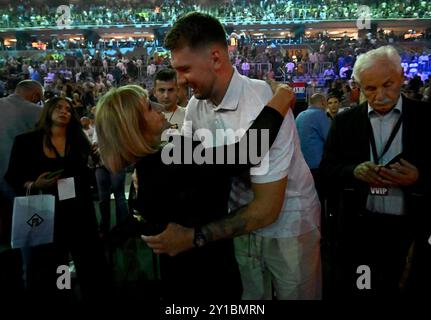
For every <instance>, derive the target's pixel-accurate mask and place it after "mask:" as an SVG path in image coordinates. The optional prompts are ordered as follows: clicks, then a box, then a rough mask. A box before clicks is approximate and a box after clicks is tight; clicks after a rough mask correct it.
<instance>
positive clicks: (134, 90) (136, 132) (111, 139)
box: [95, 85, 157, 172]
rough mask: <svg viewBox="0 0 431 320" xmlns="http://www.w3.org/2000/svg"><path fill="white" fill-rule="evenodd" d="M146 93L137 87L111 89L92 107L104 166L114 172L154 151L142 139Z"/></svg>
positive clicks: (153, 148) (155, 149)
mask: <svg viewBox="0 0 431 320" xmlns="http://www.w3.org/2000/svg"><path fill="white" fill-rule="evenodd" d="M146 99H148V95H147V92H146V91H145V90H144V89H143V88H141V87H140V86H137V85H127V86H123V87H120V88H112V89H111V90H109V91H108V92H107V93H106V94H105V95H104V96H103V97H102V98H100V100H99V102H98V103H97V107H96V121H95V123H96V131H97V139H98V144H99V150H100V156H101V158H102V161H103V163H104V165H105V166H106V167H107V168H108V169H110V170H111V171H113V172H117V171H119V170H121V169H122V168H124V167H126V166H127V165H129V164H132V163H135V162H136V161H137V160H138V159H139V158H142V157H143V156H146V155H148V154H151V153H154V152H156V151H157V148H155V147H154V146H151V145H150V143H149V142H148V141H146V140H145V138H144V129H145V127H146V123H145V118H144V105H145V100H146Z"/></svg>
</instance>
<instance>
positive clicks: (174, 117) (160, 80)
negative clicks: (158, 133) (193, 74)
mask: <svg viewBox="0 0 431 320" xmlns="http://www.w3.org/2000/svg"><path fill="white" fill-rule="evenodd" d="M154 96H155V97H156V99H157V101H158V102H159V103H160V104H162V105H163V106H164V107H165V110H164V111H163V114H164V115H165V118H166V120H168V122H169V123H170V124H171V125H172V127H171V128H172V129H168V130H165V132H163V134H162V141H167V138H168V135H171V134H174V133H175V130H177V132H178V133H179V132H180V131H181V128H182V127H183V121H184V116H185V114H186V108H183V107H180V106H178V105H177V102H178V84H177V75H176V73H175V70H173V69H162V70H160V71H159V72H157V74H156V76H155V78H154Z"/></svg>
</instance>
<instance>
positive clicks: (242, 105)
mask: <svg viewBox="0 0 431 320" xmlns="http://www.w3.org/2000/svg"><path fill="white" fill-rule="evenodd" d="M202 35H205V36H202ZM165 46H166V47H167V48H169V49H170V50H171V53H172V65H173V67H174V68H175V69H176V71H177V76H178V80H179V82H180V83H186V84H187V85H189V86H190V87H191V88H192V90H193V95H194V96H193V97H192V98H191V100H190V101H189V103H188V106H187V111H186V118H185V122H184V126H183V133H184V134H185V135H187V136H191V135H192V134H195V136H196V135H198V132H199V129H207V130H208V129H209V130H210V131H211V132H213V133H214V132H216V130H220V129H233V130H234V131H238V130H241V129H247V128H248V127H250V125H251V124H252V122H253V121H254V119H255V118H256V117H257V115H258V114H259V112H260V111H261V109H262V108H263V106H264V105H265V103H266V102H267V101H268V100H269V99H270V98H271V96H272V92H271V88H270V87H269V85H268V84H266V83H265V82H263V81H259V80H254V79H249V78H247V77H245V76H242V75H240V74H239V72H238V71H237V70H236V69H235V68H233V67H232V65H231V64H230V61H229V55H228V49H227V43H226V39H225V31H224V29H223V27H222V25H221V24H220V22H219V21H218V20H216V19H215V18H213V17H211V16H209V15H206V14H201V13H196V12H194V13H190V14H188V15H186V16H184V17H183V18H181V19H179V20H177V22H176V23H175V24H174V26H173V28H172V29H171V31H170V32H169V33H168V35H167V37H166V40H165ZM244 131H245V130H244ZM217 138H218V136H217V135H216V140H215V141H214V142H215V144H217V145H220V144H224V143H227V144H230V143H233V142H235V141H234V140H235V137H229V136H228V137H227V140H228V141H224V139H218V140H217ZM205 141H206V140H205ZM206 142H208V141H206ZM265 169H267V170H265ZM250 180H251V181H250ZM250 182H251V184H250ZM229 207H230V209H231V211H232V212H231V214H230V215H229V216H228V217H226V218H225V219H222V220H220V221H215V222H210V223H209V224H207V225H205V226H202V227H201V228H195V229H190V228H185V227H183V226H179V225H176V224H173V223H171V224H169V226H168V228H167V229H166V230H165V231H164V232H162V233H161V234H159V235H157V236H153V237H146V238H145V240H146V242H147V243H148V244H149V246H150V247H152V248H155V249H157V252H160V253H167V254H169V255H176V254H178V253H179V252H182V251H185V250H188V249H191V248H193V243H194V244H195V246H197V247H200V246H202V245H205V244H206V243H207V242H209V241H216V240H220V239H224V238H230V237H236V236H240V235H244V236H241V237H237V238H236V239H235V247H236V256H237V261H238V264H239V266H240V272H241V277H242V283H243V287H244V292H243V299H271V298H272V288H271V285H272V284H273V285H274V289H275V294H276V296H277V299H319V298H320V284H321V283H320V232H319V229H318V228H319V221H320V203H319V200H318V197H317V193H316V190H315V188H314V184H313V178H312V176H311V173H310V170H309V169H308V167H307V164H306V163H305V160H304V158H303V156H302V153H301V147H300V143H299V139H298V134H297V131H296V127H295V122H294V119H293V114H292V112H289V114H288V115H287V116H286V118H285V120H284V122H283V125H282V127H281V129H280V132H279V134H278V137H277V139H276V140H275V142H274V144H273V146H272V148H271V149H270V152H269V162H268V163H267V166H266V168H265V167H264V166H263V165H262V166H260V168H253V169H252V170H251V171H250V176H248V177H246V179H245V180H242V179H241V180H240V179H237V180H236V181H235V182H234V183H233V185H232V193H231V199H230V206H229ZM202 210H203V214H204V213H205V208H202ZM193 239H194V241H193V243H192V240H193ZM221 272H223V271H222V270H221Z"/></svg>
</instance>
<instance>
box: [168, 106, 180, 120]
mask: <svg viewBox="0 0 431 320" xmlns="http://www.w3.org/2000/svg"><path fill="white" fill-rule="evenodd" d="M177 109H178V107H177V108H175V110H174V112H172V114H171V116H170V117H169V120H168V122H169V123H171V119H172V117H173V116H174V114H175V112H176V111H177Z"/></svg>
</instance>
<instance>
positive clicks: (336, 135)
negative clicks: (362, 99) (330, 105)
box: [320, 96, 431, 219]
mask: <svg viewBox="0 0 431 320" xmlns="http://www.w3.org/2000/svg"><path fill="white" fill-rule="evenodd" d="M402 100H403V104H402V112H403V124H402V125H403V127H402V128H403V131H402V143H403V154H404V158H405V159H406V160H407V161H409V162H410V163H412V164H413V165H415V166H416V167H417V168H418V170H419V179H418V181H417V182H416V183H415V184H413V185H412V186H409V187H405V188H403V191H404V194H405V197H406V210H407V213H408V214H413V213H414V214H416V215H418V216H421V217H422V218H426V216H425V212H426V211H429V209H428V210H424V209H420V205H424V204H425V201H423V200H424V198H425V197H426V195H430V188H431V174H430V163H431V159H430V157H429V156H428V155H427V154H429V152H428V150H427V149H428V148H427V147H428V146H429V144H430V143H429V140H428V139H427V138H428V137H429V136H430V134H429V130H428V128H427V126H428V125H429V121H430V120H431V117H430V114H431V105H429V104H427V103H424V102H421V101H414V100H410V99H408V98H406V97H404V96H402ZM368 121H369V120H368V104H367V103H363V104H361V105H360V106H359V107H357V108H352V109H350V110H347V111H344V112H342V113H339V114H337V116H336V117H335V118H334V120H333V121H332V124H331V128H330V130H329V133H328V138H327V140H326V144H325V148H324V154H323V158H322V162H321V164H320V172H321V174H322V179H323V181H324V185H325V190H326V191H328V192H331V193H339V192H340V191H343V190H350V191H352V192H349V202H350V204H349V206H351V208H354V209H355V210H354V211H355V212H359V211H360V210H362V209H365V206H366V199H367V194H368V188H369V187H368V185H367V184H366V183H364V182H362V181H360V180H358V179H356V178H355V177H354V175H353V170H354V169H355V167H356V166H357V165H359V164H360V163H362V162H365V161H370V159H371V157H370V143H369V131H368ZM422 208H424V207H422ZM428 208H429V206H428ZM419 210H422V214H421V213H420V212H418V211H419ZM428 215H429V214H428ZM428 219H429V218H428Z"/></svg>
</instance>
